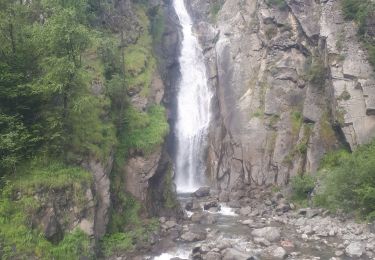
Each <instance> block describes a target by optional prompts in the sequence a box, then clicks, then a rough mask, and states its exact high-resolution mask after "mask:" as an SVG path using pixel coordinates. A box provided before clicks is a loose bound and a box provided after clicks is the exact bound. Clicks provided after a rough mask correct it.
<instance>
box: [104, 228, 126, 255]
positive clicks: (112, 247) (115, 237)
mask: <svg viewBox="0 0 375 260" xmlns="http://www.w3.org/2000/svg"><path fill="white" fill-rule="evenodd" d="M101 245H102V250H103V253H104V255H105V256H107V257H108V256H111V255H113V253H115V252H117V251H129V250H131V249H133V238H132V236H131V234H129V233H114V234H111V235H106V236H104V238H103V239H102V241H101Z"/></svg>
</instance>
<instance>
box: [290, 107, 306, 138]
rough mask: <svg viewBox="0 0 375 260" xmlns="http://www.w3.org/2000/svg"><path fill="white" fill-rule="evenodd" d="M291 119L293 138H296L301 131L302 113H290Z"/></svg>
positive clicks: (295, 111)
mask: <svg viewBox="0 0 375 260" xmlns="http://www.w3.org/2000/svg"><path fill="white" fill-rule="evenodd" d="M291 119H292V134H293V136H298V133H299V130H300V129H301V126H302V122H303V116H302V113H301V112H300V111H298V110H293V111H292V112H291Z"/></svg>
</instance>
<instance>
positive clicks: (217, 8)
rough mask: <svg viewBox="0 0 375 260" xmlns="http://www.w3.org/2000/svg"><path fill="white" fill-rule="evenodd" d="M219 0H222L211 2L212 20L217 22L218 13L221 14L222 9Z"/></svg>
mask: <svg viewBox="0 0 375 260" xmlns="http://www.w3.org/2000/svg"><path fill="white" fill-rule="evenodd" d="M218 1H220V0H217V1H216V2H214V3H213V4H211V9H210V13H211V19H212V22H216V20H217V15H218V14H219V11H220V9H221V4H220V3H219V2H218Z"/></svg>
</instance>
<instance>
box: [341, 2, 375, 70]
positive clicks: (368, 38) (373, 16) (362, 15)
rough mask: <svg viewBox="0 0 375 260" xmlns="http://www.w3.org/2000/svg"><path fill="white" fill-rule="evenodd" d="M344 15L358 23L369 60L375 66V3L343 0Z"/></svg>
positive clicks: (359, 32)
mask: <svg viewBox="0 0 375 260" xmlns="http://www.w3.org/2000/svg"><path fill="white" fill-rule="evenodd" d="M342 4H343V10H344V16H345V18H346V19H348V20H354V21H356V22H357V23H358V26H359V30H358V34H359V36H360V38H361V40H362V42H363V43H364V46H365V47H366V49H367V51H368V55H369V61H370V63H371V64H372V66H373V67H374V68H375V30H374V21H375V3H374V1H372V0H361V1H358V0H343V1H342Z"/></svg>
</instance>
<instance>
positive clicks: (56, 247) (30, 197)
mask: <svg viewBox="0 0 375 260" xmlns="http://www.w3.org/2000/svg"><path fill="white" fill-rule="evenodd" d="M135 6H136V8H135V9H136V10H135V15H136V18H134V17H133V18H134V20H136V22H138V23H139V24H138V26H139V27H136V28H137V32H136V33H135V35H126V36H125V37H124V36H123V35H121V33H119V31H121V30H123V29H124V28H123V27H121V26H122V25H123V23H124V24H125V22H124V21H122V20H121V21H120V23H121V26H118V24H113V21H112V20H111V21H107V20H103V19H108V17H110V16H111V15H113V12H117V10H114V8H113V7H111V4H110V3H106V4H104V3H102V1H96V0H74V1H72V0H69V1H63V0H53V1H42V0H35V1H12V0H0V32H1V33H0V177H1V179H0V188H1V190H2V192H1V195H0V248H1V250H0V258H4V259H7V258H14V257H20V258H25V257H28V258H33V257H37V258H42V259H52V258H56V259H62V258H68V259H75V258H78V257H79V256H80V255H81V256H87V257H90V254H89V253H88V251H89V250H90V243H91V242H90V239H89V238H88V237H87V236H86V235H84V234H83V233H82V232H80V231H78V230H77V231H75V232H73V233H71V234H65V236H64V237H60V238H59V239H57V241H54V242H55V243H56V244H52V243H51V242H50V241H48V240H47V239H46V238H45V237H44V235H43V233H42V231H41V230H39V229H38V228H35V225H34V224H35V223H33V221H32V220H33V219H34V218H35V217H36V215H37V212H38V210H39V209H40V208H41V207H45V206H46V203H47V202H48V201H47V200H45V201H43V200H42V197H43V196H44V195H48V194H52V193H56V192H60V191H61V192H67V194H65V195H63V196H68V195H69V194H68V193H69V192H73V193H74V196H73V197H72V203H75V205H76V206H77V207H80V206H82V207H83V206H84V205H81V204H82V203H83V204H84V203H85V202H86V201H85V194H84V192H85V191H86V189H87V188H89V187H90V186H92V181H93V180H92V176H91V174H90V173H88V172H86V171H84V170H83V169H82V168H81V165H82V164H83V163H84V162H86V161H87V160H89V159H90V158H91V159H96V160H101V161H104V160H106V159H108V157H109V156H110V154H111V153H112V151H113V150H117V151H119V153H117V157H120V156H121V155H123V156H124V157H125V156H126V155H127V154H128V153H129V151H128V150H129V149H132V148H134V149H140V150H142V151H144V152H147V151H149V150H151V149H152V148H153V147H155V145H156V144H160V143H161V142H162V141H163V138H164V136H165V135H166V133H167V131H168V124H167V121H166V117H165V110H164V109H163V108H162V107H161V106H158V105H155V106H151V107H150V108H149V109H147V111H146V112H141V111H136V110H135V109H134V108H133V107H131V106H130V105H129V100H128V95H133V94H134V93H141V94H142V95H143V96H147V95H148V94H149V86H150V83H151V78H152V76H153V73H154V71H155V69H156V60H155V58H154V54H153V51H152V44H153V41H156V40H159V41H160V39H161V34H162V31H163V28H162V24H163V14H162V13H161V12H159V11H158V13H157V14H158V15H157V17H156V18H155V19H158V23H157V26H156V27H154V28H153V31H152V32H153V34H154V35H155V37H158V39H152V37H151V28H150V24H149V18H148V17H147V8H146V7H145V5H144V3H138V2H137V3H136V4H135ZM116 15H118V16H119V17H120V16H121V14H117V13H116ZM117 18H118V17H117ZM124 30H125V29H124ZM126 37H129V39H126ZM130 38H131V39H130ZM116 148H118V149H116ZM46 155H48V156H46ZM40 158H43V160H41V159H40ZM123 159H124V158H123ZM123 163H124V161H122V164H121V165H118V167H122V166H123ZM37 193H43V194H44V195H43V196H42V195H39V194H37ZM38 196H39V197H38ZM40 196H42V197H40ZM69 196H70V195H69ZM123 196H125V199H124V200H123V201H118V202H119V203H127V201H129V200H130V199H129V198H127V197H126V196H127V195H126V194H123ZM121 206H123V205H121ZM125 207H127V209H129V210H130V212H133V213H134V214H133V213H132V215H131V216H129V215H126V216H127V217H129V218H130V219H132V220H129V219H128V222H129V223H130V222H131V223H135V222H137V221H136V219H138V218H139V215H138V213H139V208H138V207H137V204H136V203H135V204H131V203H130V204H129V203H128V204H126V205H125ZM133 220H134V221H135V222H133ZM67 221H69V219H67ZM138 221H139V220H138ZM129 226H131V225H129ZM129 226H127V227H129ZM128 230H130V228H129V229H126V230H121V231H116V232H123V233H122V234H121V235H120V236H121V237H126V236H128V234H127V233H126V232H128ZM137 230H138V229H137ZM137 232H138V233H142V232H140V231H139V230H138V231H137ZM137 232H136V233H137ZM115 240H116V239H115ZM123 240H124V239H123ZM110 241H112V242H113V241H114V240H113V239H112V240H110ZM112 242H111V243H109V244H113V243H112ZM121 243H123V244H124V243H125V242H124V241H122V242H121ZM86 252H87V253H86Z"/></svg>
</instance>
